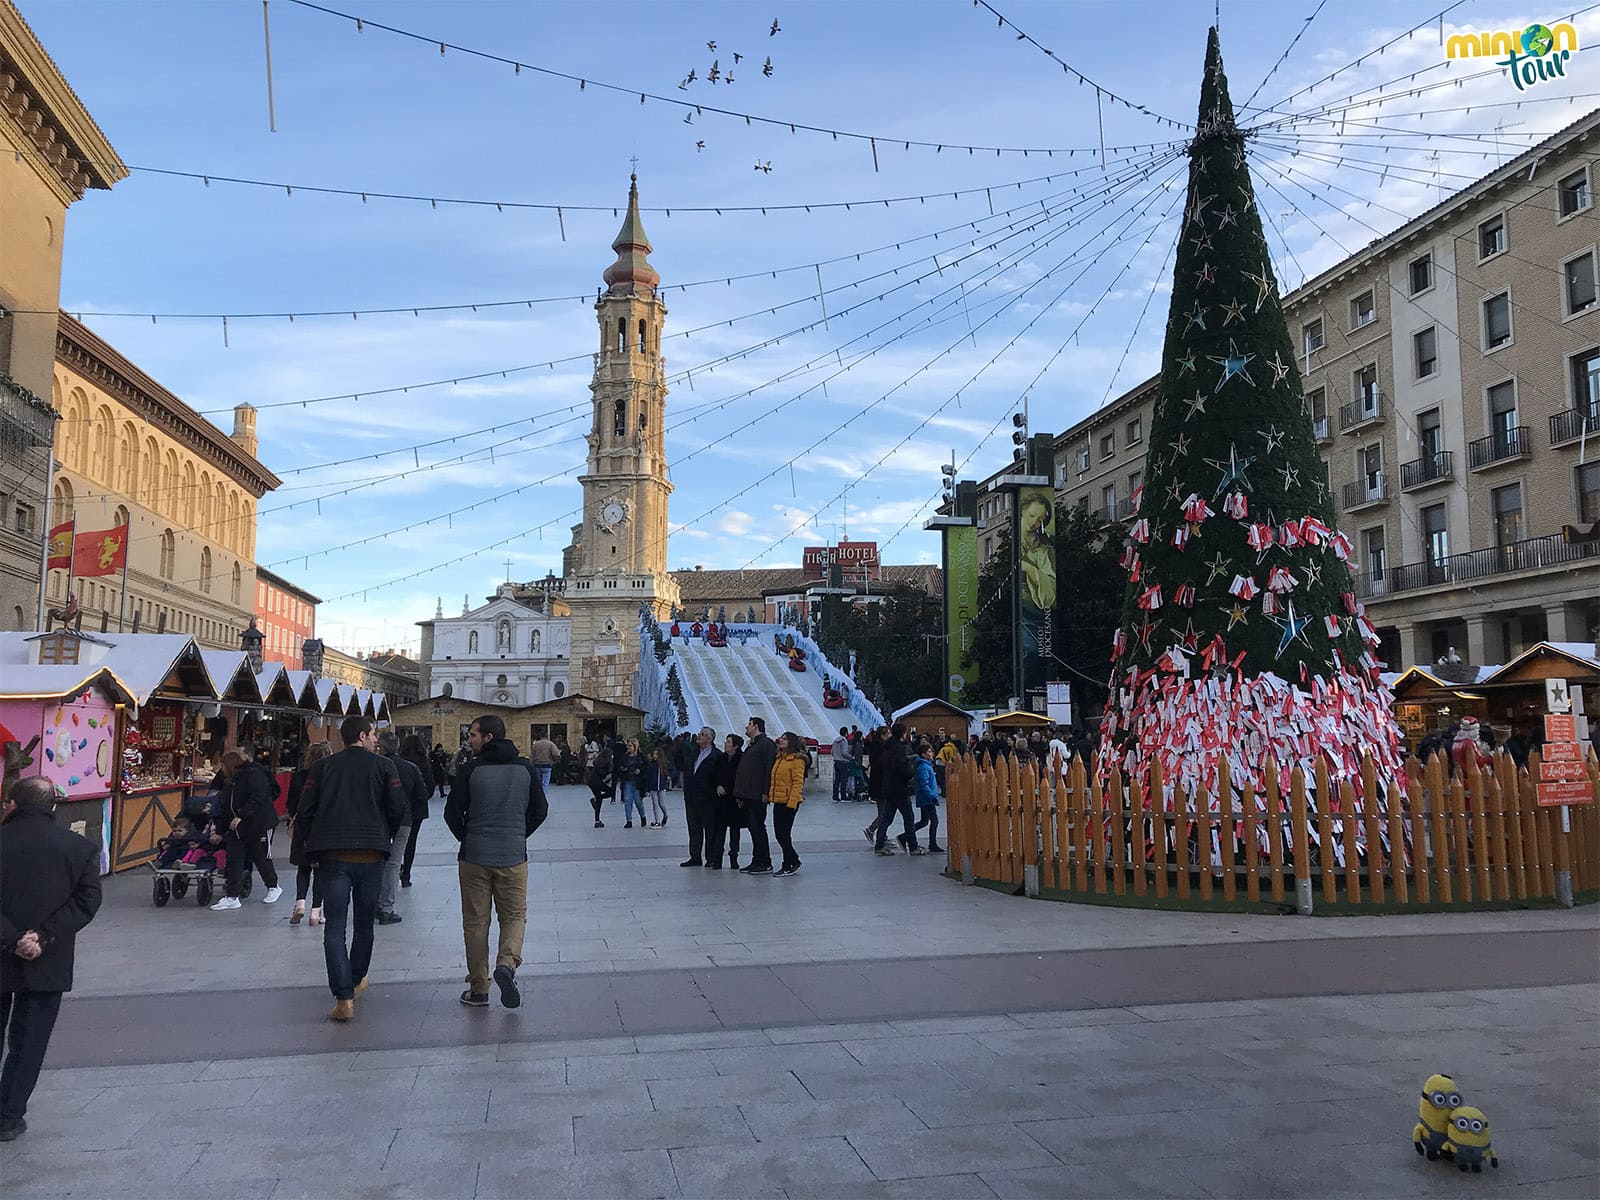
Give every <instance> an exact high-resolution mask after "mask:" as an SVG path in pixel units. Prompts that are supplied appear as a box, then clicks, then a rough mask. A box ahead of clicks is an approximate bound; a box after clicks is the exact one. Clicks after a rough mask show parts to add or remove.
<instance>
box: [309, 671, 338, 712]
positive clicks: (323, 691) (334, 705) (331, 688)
mask: <svg viewBox="0 0 1600 1200" xmlns="http://www.w3.org/2000/svg"><path fill="white" fill-rule="evenodd" d="M311 689H312V691H313V693H314V694H315V695H316V698H317V711H318V712H320V713H325V714H328V715H330V716H335V717H342V716H344V706H343V705H342V704H340V702H339V685H338V683H337V682H335V681H334V680H332V679H313V680H312V681H311Z"/></svg>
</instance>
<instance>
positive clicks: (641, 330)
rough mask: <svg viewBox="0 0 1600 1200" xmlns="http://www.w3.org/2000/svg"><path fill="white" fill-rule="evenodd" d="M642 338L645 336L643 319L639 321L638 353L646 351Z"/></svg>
mask: <svg viewBox="0 0 1600 1200" xmlns="http://www.w3.org/2000/svg"><path fill="white" fill-rule="evenodd" d="M644 338H645V323H644V322H643V321H640V322H639V353H640V354H644V353H646V352H647V351H646V346H645V340H644Z"/></svg>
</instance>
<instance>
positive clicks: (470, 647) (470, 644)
mask: <svg viewBox="0 0 1600 1200" xmlns="http://www.w3.org/2000/svg"><path fill="white" fill-rule="evenodd" d="M477 652H478V631H477V630H476V629H474V630H473V631H472V632H471V633H469V634H467V653H468V654H476V653H477Z"/></svg>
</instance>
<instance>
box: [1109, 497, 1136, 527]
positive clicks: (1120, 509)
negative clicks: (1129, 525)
mask: <svg viewBox="0 0 1600 1200" xmlns="http://www.w3.org/2000/svg"><path fill="white" fill-rule="evenodd" d="M1137 511H1138V506H1137V505H1135V504H1134V502H1133V497H1132V496H1124V497H1123V498H1122V499H1121V500H1118V501H1117V508H1116V514H1117V515H1116V517H1115V518H1114V519H1115V520H1118V521H1131V520H1133V517H1134V514H1135V513H1136V512H1137Z"/></svg>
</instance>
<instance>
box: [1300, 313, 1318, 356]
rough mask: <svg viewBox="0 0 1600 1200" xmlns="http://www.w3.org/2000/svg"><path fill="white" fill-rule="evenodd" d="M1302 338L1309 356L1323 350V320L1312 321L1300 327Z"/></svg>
mask: <svg viewBox="0 0 1600 1200" xmlns="http://www.w3.org/2000/svg"><path fill="white" fill-rule="evenodd" d="M1300 337H1301V344H1302V345H1304V346H1305V352H1306V353H1307V354H1312V353H1314V352H1315V351H1318V350H1321V349H1322V347H1323V340H1322V319H1321V318H1320V317H1319V318H1317V320H1315V321H1310V322H1307V323H1306V324H1304V325H1302V326H1301V327H1300Z"/></svg>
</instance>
